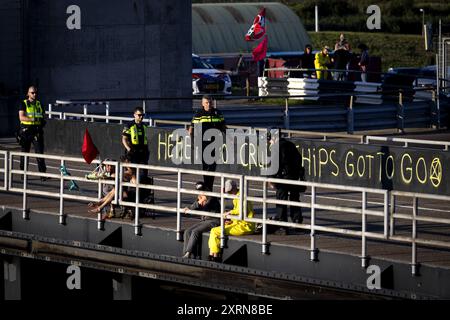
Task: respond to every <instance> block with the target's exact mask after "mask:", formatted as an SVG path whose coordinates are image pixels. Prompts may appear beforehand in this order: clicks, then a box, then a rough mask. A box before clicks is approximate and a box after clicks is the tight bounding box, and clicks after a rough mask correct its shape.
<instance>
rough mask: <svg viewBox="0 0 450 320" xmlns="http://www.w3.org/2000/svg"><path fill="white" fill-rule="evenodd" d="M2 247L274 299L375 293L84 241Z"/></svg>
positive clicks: (7, 241) (5, 242)
mask: <svg viewBox="0 0 450 320" xmlns="http://www.w3.org/2000/svg"><path fill="white" fill-rule="evenodd" d="M0 247H1V248H2V249H1V251H0V252H1V254H2V255H13V256H19V257H24V258H32V259H38V260H44V261H49V262H57V263H64V264H76V265H78V266H80V267H87V268H94V269H98V270H105V271H110V272H114V273H120V274H128V275H133V276H138V277H144V278H152V279H157V280H162V281H168V282H176V283H182V284H188V285H193V286H199V287H204V288H209V289H217V290H223V291H229V292H235V293H241V294H250V295H255V296H260V297H269V298H274V299H288V300H290V299H312V298H314V299H332V298H333V299H336V298H345V299H361V298H366V299H373V298H374V296H373V295H368V294H361V293H357V292H350V291H344V290H337V289H333V288H325V287H321V286H312V285H310V284H305V283H299V282H296V281H288V280H281V279H274V278H270V277H263V276H261V275H257V274H246V273H243V272H237V271H236V270H234V271H231V270H230V271H225V270H221V269H220V268H214V265H215V263H208V264H209V266H202V265H195V264H194V265H193V264H189V263H181V262H178V263H176V262H171V261H161V260H154V259H147V258H141V257H137V256H125V255H118V254H116V253H112V252H105V251H98V250H93V249H86V248H83V246H81V245H80V246H79V247H74V246H67V245H63V244H59V243H47V242H43V241H39V240H30V239H17V238H11V237H5V236H0Z"/></svg>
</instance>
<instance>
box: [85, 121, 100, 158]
mask: <svg viewBox="0 0 450 320" xmlns="http://www.w3.org/2000/svg"><path fill="white" fill-rule="evenodd" d="M81 153H82V154H83V158H84V160H85V161H86V162H87V163H88V164H90V163H91V162H92V160H94V159H95V158H97V155H98V150H97V147H96V146H95V144H94V143H93V142H92V139H91V135H90V134H89V131H88V129H87V128H86V131H85V132H84V138H83V146H82V147H81Z"/></svg>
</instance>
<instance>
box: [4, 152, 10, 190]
mask: <svg viewBox="0 0 450 320" xmlns="http://www.w3.org/2000/svg"><path fill="white" fill-rule="evenodd" d="M8 159H9V151H6V152H5V159H4V161H5V172H4V173H3V183H4V185H5V191H8V190H9V170H10V168H9V163H8Z"/></svg>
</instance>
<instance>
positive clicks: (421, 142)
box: [364, 136, 450, 151]
mask: <svg viewBox="0 0 450 320" xmlns="http://www.w3.org/2000/svg"><path fill="white" fill-rule="evenodd" d="M372 141H379V142H395V143H401V144H403V147H405V148H408V147H409V146H410V145H412V144H414V145H421V146H424V145H425V146H440V147H442V148H443V150H444V151H448V147H449V145H450V142H447V141H433V140H423V139H407V138H396V137H379V136H366V137H365V139H364V143H365V144H370V142H372Z"/></svg>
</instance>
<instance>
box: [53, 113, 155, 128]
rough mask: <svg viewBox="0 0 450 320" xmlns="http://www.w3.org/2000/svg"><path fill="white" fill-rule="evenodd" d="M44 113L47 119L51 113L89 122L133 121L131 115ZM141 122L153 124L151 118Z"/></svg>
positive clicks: (61, 117)
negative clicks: (98, 120) (95, 120)
mask: <svg viewBox="0 0 450 320" xmlns="http://www.w3.org/2000/svg"><path fill="white" fill-rule="evenodd" d="M46 114H48V115H49V119H51V118H52V117H51V116H52V115H56V116H59V119H62V120H66V119H67V118H70V117H73V118H80V119H84V120H85V121H86V120H88V119H90V120H91V122H93V121H94V119H100V120H105V122H106V123H110V122H112V121H116V122H119V123H120V124H122V123H124V122H126V121H133V120H134V118H132V117H117V116H110V115H105V116H104V115H99V114H87V113H86V114H85V113H75V112H56V111H46ZM142 122H144V123H148V124H149V126H153V120H152V119H151V118H148V119H143V120H142Z"/></svg>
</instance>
